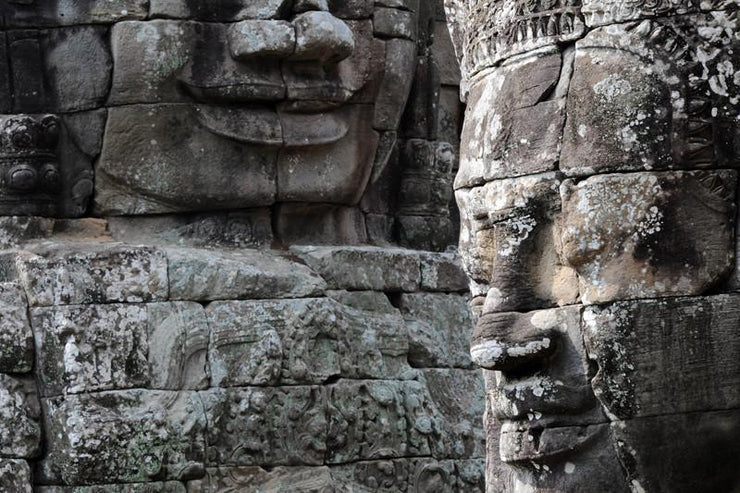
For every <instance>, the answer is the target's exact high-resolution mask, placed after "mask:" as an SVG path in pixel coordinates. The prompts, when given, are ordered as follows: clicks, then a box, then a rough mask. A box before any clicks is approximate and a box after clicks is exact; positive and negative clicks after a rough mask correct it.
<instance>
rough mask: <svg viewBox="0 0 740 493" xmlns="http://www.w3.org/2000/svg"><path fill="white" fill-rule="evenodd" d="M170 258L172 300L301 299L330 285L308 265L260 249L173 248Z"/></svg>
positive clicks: (319, 292) (315, 293) (169, 252)
mask: <svg viewBox="0 0 740 493" xmlns="http://www.w3.org/2000/svg"><path fill="white" fill-rule="evenodd" d="M167 258H168V261H169V279H170V298H171V299H182V300H196V301H211V300H223V299H239V298H241V299H248V298H256V299H259V298H301V297H306V296H312V295H317V294H321V293H322V291H323V289H324V288H325V286H326V283H325V282H324V281H323V280H322V279H321V278H320V277H318V276H317V275H316V274H314V273H313V272H311V270H309V269H308V268H306V266H305V265H302V264H299V263H297V262H295V261H292V260H290V259H287V258H283V257H280V256H277V255H271V254H268V253H265V252H260V251H256V250H251V251H250V250H240V251H233V252H225V251H209V250H194V249H169V250H167Z"/></svg>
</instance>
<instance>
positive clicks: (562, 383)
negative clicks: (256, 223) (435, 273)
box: [401, 0, 740, 493]
mask: <svg viewBox="0 0 740 493" xmlns="http://www.w3.org/2000/svg"><path fill="white" fill-rule="evenodd" d="M445 10H446V16H447V20H448V24H449V28H450V34H451V36H450V40H451V42H452V47H453V48H454V52H455V55H456V56H457V58H458V60H459V61H460V64H461V70H462V78H461V81H460V94H459V95H460V97H461V100H462V101H464V102H466V103H467V107H466V110H465V118H464V125H463V129H462V132H461V136H460V141H459V146H460V154H459V159H460V163H459V171H458V173H457V176H456V178H455V182H454V188H455V195H456V200H457V204H458V206H459V209H460V214H461V224H460V256H461V259H462V262H463V265H464V268H465V272H466V274H467V276H468V278H469V281H470V291H471V293H470V295H471V297H472V300H471V308H472V312H473V317H474V319H475V329H474V332H473V338H472V345H471V351H470V352H471V356H472V359H473V362H474V363H475V364H476V365H477V366H479V367H482V368H483V369H484V380H485V393H486V404H485V406H486V409H485V434H486V440H487V443H486V449H487V453H486V492H487V493H525V492H526V493H572V492H578V493H603V492H609V493H621V492H631V493H684V492H686V493H689V492H702V493H714V492H719V491H722V492H736V491H740V472H739V471H740V469H738V465H740V462H738V444H740V405H739V404H740V403H738V399H739V398H740V394H739V393H738V389H740V386H739V385H738V381H739V380H740V367H738V363H737V361H738V358H739V356H740V347H739V346H738V344H739V343H740V342H739V341H740V336H739V335H738V333H737V330H736V329H737V316H738V315H737V314H738V310H739V309H740V300H738V299H737V290H738V286H739V285H740V284H739V281H738V280H739V279H740V278H739V277H738V272H740V270H738V261H737V254H738V253H739V252H740V239H739V238H738V233H737V231H738V230H737V225H738V222H737V221H738V214H737V205H738V182H737V169H738V164H739V163H740V147H738V146H739V143H740V123H739V122H740V14H739V13H738V11H739V10H740V3H738V2H737V0H729V1H727V0H702V1H698V0H697V1H694V0H675V1H673V0H665V1H663V0H657V1H653V2H649V1H643V0H636V1H624V0H552V1H551V0H542V1H540V0H535V1H520V0H445ZM449 49H450V48H449V47H446V48H445V50H449ZM446 53H447V55H446V56H452V55H451V53H450V52H449V51H446ZM442 76H443V77H444V76H445V75H444V72H443V73H442ZM442 94H444V93H442ZM442 99H443V98H441V99H440V100H442ZM445 135H446V133H445ZM404 296H405V295H404ZM409 296H416V295H415V294H413V295H409ZM424 296H426V295H424ZM401 307H402V310H403V307H404V305H403V304H402V305H401ZM437 311H438V312H439V313H442V312H443V310H442V309H439V308H438V309H437ZM417 327H418V326H417ZM441 334H443V333H440V332H434V333H433V335H434V336H435V337H437V338H440V337H441ZM414 335H415V337H414V338H412V339H411V341H412V344H411V348H414V347H415V346H414V344H415V343H417V342H418V341H422V340H424V337H427V338H430V336H426V334H425V332H423V330H421V329H419V328H417V330H416V331H415V332H414ZM413 354H414V356H415V358H417V359H418V360H419V361H423V362H425V363H426V362H429V361H433V360H434V357H435V355H434V353H429V352H422V351H416V352H415V353H413ZM435 371H436V370H435Z"/></svg>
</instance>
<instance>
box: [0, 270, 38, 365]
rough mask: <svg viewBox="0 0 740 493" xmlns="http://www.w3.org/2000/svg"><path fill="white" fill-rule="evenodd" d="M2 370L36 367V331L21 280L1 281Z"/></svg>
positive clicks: (0, 360)
mask: <svg viewBox="0 0 740 493" xmlns="http://www.w3.org/2000/svg"><path fill="white" fill-rule="evenodd" d="M0 307H1V308H0V341H1V342H0V347H1V348H2V349H1V350H0V371H2V372H4V373H26V372H29V371H31V368H32V367H33V333H32V332H31V326H30V325H29V323H28V305H27V302H26V295H25V293H24V292H23V289H22V288H21V286H20V285H19V284H18V283H12V282H6V283H0Z"/></svg>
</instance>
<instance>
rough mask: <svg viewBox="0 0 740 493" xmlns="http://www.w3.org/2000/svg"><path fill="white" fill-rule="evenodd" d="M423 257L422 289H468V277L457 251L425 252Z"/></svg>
mask: <svg viewBox="0 0 740 493" xmlns="http://www.w3.org/2000/svg"><path fill="white" fill-rule="evenodd" d="M420 258H421V289H422V290H424V291H447V292H451V291H456V292H462V291H467V290H468V278H467V276H466V275H465V271H464V270H463V268H462V261H461V259H460V256H459V255H458V254H457V253H431V252H423V253H422V254H421V255H420Z"/></svg>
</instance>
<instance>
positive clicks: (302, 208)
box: [275, 203, 367, 245]
mask: <svg viewBox="0 0 740 493" xmlns="http://www.w3.org/2000/svg"><path fill="white" fill-rule="evenodd" d="M275 215H276V219H275V225H276V226H275V230H276V231H275V232H276V234H277V236H278V238H279V239H280V241H282V242H283V243H284V244H287V245H295V244H304V245H322V244H328V245H360V244H364V243H367V230H366V226H365V216H364V214H362V211H361V210H360V209H359V208H358V207H345V206H337V205H331V204H306V203H286V204H279V205H278V207H277V211H276V213H275Z"/></svg>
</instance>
